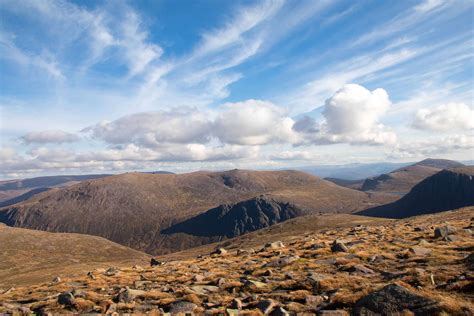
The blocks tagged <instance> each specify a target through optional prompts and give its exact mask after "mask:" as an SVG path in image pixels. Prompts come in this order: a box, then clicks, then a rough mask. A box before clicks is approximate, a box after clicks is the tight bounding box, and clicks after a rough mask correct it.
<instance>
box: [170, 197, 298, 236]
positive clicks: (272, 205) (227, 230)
mask: <svg viewBox="0 0 474 316" xmlns="http://www.w3.org/2000/svg"><path fill="white" fill-rule="evenodd" d="M302 213H303V211H302V210H301V209H299V208H298V207H296V206H294V205H292V204H290V203H284V202H279V201H276V200H274V199H271V198H268V197H265V196H260V197H256V198H253V199H250V200H247V201H243V202H239V203H236V204H224V205H220V206H218V207H216V208H213V209H211V210H209V211H207V212H205V213H203V214H200V215H198V216H196V217H193V218H190V219H188V220H186V221H184V222H181V223H179V224H176V225H173V226H172V227H170V228H168V229H166V230H164V231H163V233H164V234H172V233H185V234H190V235H194V236H206V237H213V236H225V237H228V238H232V237H236V236H239V235H242V234H245V233H249V232H252V231H254V230H257V229H261V228H265V227H269V226H271V225H274V224H277V223H280V222H283V221H286V220H288V219H291V218H294V217H296V216H299V215H301V214H302Z"/></svg>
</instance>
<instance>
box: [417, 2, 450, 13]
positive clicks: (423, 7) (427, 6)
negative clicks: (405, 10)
mask: <svg viewBox="0 0 474 316" xmlns="http://www.w3.org/2000/svg"><path fill="white" fill-rule="evenodd" d="M444 3H446V1H445V0H423V1H422V2H421V3H420V4H418V5H417V6H415V8H414V9H415V11H418V12H428V11H431V10H433V9H435V8H438V7H439V6H441V5H443V4H444Z"/></svg>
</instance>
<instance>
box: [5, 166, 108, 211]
mask: <svg viewBox="0 0 474 316" xmlns="http://www.w3.org/2000/svg"><path fill="white" fill-rule="evenodd" d="M107 176H110V174H88V175H64V176H63V175H60V176H46V177H36V178H29V179H16V180H4V181H0V202H1V203H2V206H6V205H11V204H13V203H12V202H14V203H18V202H21V201H23V200H25V199H27V198H30V197H31V196H33V195H34V194H37V193H39V192H42V191H45V190H46V189H48V188H55V187H64V186H68V185H73V184H76V183H79V182H81V181H85V180H91V179H99V178H103V177H107ZM7 201H8V202H7Z"/></svg>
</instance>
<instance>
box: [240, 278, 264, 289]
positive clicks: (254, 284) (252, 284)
mask: <svg viewBox="0 0 474 316" xmlns="http://www.w3.org/2000/svg"><path fill="white" fill-rule="evenodd" d="M266 287H267V284H265V283H263V282H259V281H255V280H247V281H246V282H245V283H244V288H245V289H247V290H260V289H264V288H266Z"/></svg>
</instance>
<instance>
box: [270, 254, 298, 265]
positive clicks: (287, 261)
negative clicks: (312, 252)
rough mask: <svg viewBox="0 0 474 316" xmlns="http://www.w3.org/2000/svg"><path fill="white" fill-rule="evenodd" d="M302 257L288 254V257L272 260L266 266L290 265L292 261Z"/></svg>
mask: <svg viewBox="0 0 474 316" xmlns="http://www.w3.org/2000/svg"><path fill="white" fill-rule="evenodd" d="M299 258H300V257H298V256H288V257H283V258H280V259H277V260H275V261H271V262H269V263H267V264H266V265H265V267H284V266H287V265H289V264H290V263H292V262H295V261H296V260H298V259H299Z"/></svg>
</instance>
